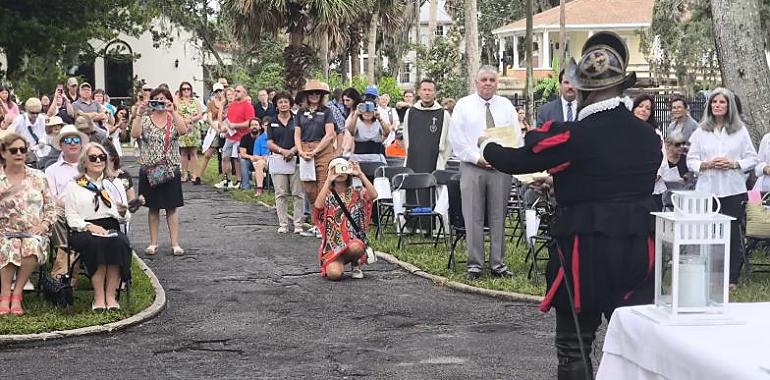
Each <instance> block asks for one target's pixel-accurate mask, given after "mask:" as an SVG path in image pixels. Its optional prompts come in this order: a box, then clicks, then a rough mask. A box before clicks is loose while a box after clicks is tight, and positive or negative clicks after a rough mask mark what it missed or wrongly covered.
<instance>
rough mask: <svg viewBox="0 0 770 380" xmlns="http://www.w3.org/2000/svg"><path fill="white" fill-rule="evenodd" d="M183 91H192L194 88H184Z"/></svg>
mask: <svg viewBox="0 0 770 380" xmlns="http://www.w3.org/2000/svg"><path fill="white" fill-rule="evenodd" d="M182 91H192V88H190V87H182Z"/></svg>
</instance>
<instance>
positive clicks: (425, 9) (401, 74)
mask: <svg viewBox="0 0 770 380" xmlns="http://www.w3.org/2000/svg"><path fill="white" fill-rule="evenodd" d="M437 10H438V11H437V13H436V37H443V36H446V35H447V34H448V33H449V30H450V28H452V27H453V26H454V20H452V17H451V16H450V15H449V13H448V12H447V10H446V1H445V0H438V9H437ZM429 22H430V1H425V2H424V3H423V4H422V6H421V7H420V26H419V37H420V44H421V45H422V46H427V45H428V24H429ZM417 30H418V29H415V31H413V32H412V33H410V35H409V43H411V44H414V43H415V42H417V36H416V34H417V33H416V32H417ZM462 50H464V46H463V47H462ZM416 59H417V53H416V52H415V51H414V50H411V51H409V52H407V53H406V55H405V56H404V59H403V63H402V64H401V68H400V69H399V70H398V77H397V78H396V79H397V81H398V85H399V87H401V88H413V87H414V84H415V83H414V82H415V81H416V79H417V78H415V75H416V74H417V70H416Z"/></svg>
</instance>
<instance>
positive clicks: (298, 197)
mask: <svg viewBox="0 0 770 380" xmlns="http://www.w3.org/2000/svg"><path fill="white" fill-rule="evenodd" d="M270 177H271V178H272V179H273V186H275V210H276V212H277V213H278V225H279V226H280V227H288V226H289V196H291V197H292V198H294V228H295V229H297V228H302V220H303V219H304V208H305V205H304V202H305V192H304V191H303V190H302V181H300V180H299V171H295V172H294V174H271V175H270Z"/></svg>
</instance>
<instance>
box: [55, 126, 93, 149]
mask: <svg viewBox="0 0 770 380" xmlns="http://www.w3.org/2000/svg"><path fill="white" fill-rule="evenodd" d="M67 136H79V137H80V145H81V146H85V145H86V144H88V136H87V135H86V134H85V133H83V132H80V131H78V129H77V128H76V127H75V126H74V125H72V124H67V125H65V126H64V127H63V128H62V129H61V131H59V134H58V135H56V139H55V140H53V141H52V143H53V144H52V145H53V147H54V148H56V149H58V150H61V139H63V138H65V137H67Z"/></svg>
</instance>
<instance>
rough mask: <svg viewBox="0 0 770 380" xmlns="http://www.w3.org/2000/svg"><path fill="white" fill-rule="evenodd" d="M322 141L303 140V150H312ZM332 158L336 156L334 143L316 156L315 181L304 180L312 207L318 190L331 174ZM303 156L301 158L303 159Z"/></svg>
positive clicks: (303, 184) (304, 186) (303, 183)
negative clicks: (330, 163) (330, 164)
mask: <svg viewBox="0 0 770 380" xmlns="http://www.w3.org/2000/svg"><path fill="white" fill-rule="evenodd" d="M319 142H320V141H313V142H303V143H302V150H304V151H306V152H307V151H312V150H313V149H315V147H316V146H318V143H319ZM332 158H334V147H333V146H332V144H329V145H327V146H326V148H324V150H323V151H321V152H318V154H317V155H316V156H315V158H314V159H315V181H313V182H302V186H303V188H304V189H305V192H306V193H307V194H308V196H309V197H310V199H307V201H308V202H310V207H311V208H312V207H313V203H315V199H316V197H317V196H318V192H319V191H320V189H321V186H323V184H324V183H325V182H326V177H327V175H328V174H329V162H331V160H332ZM301 159H302V158H300V160H301Z"/></svg>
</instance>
